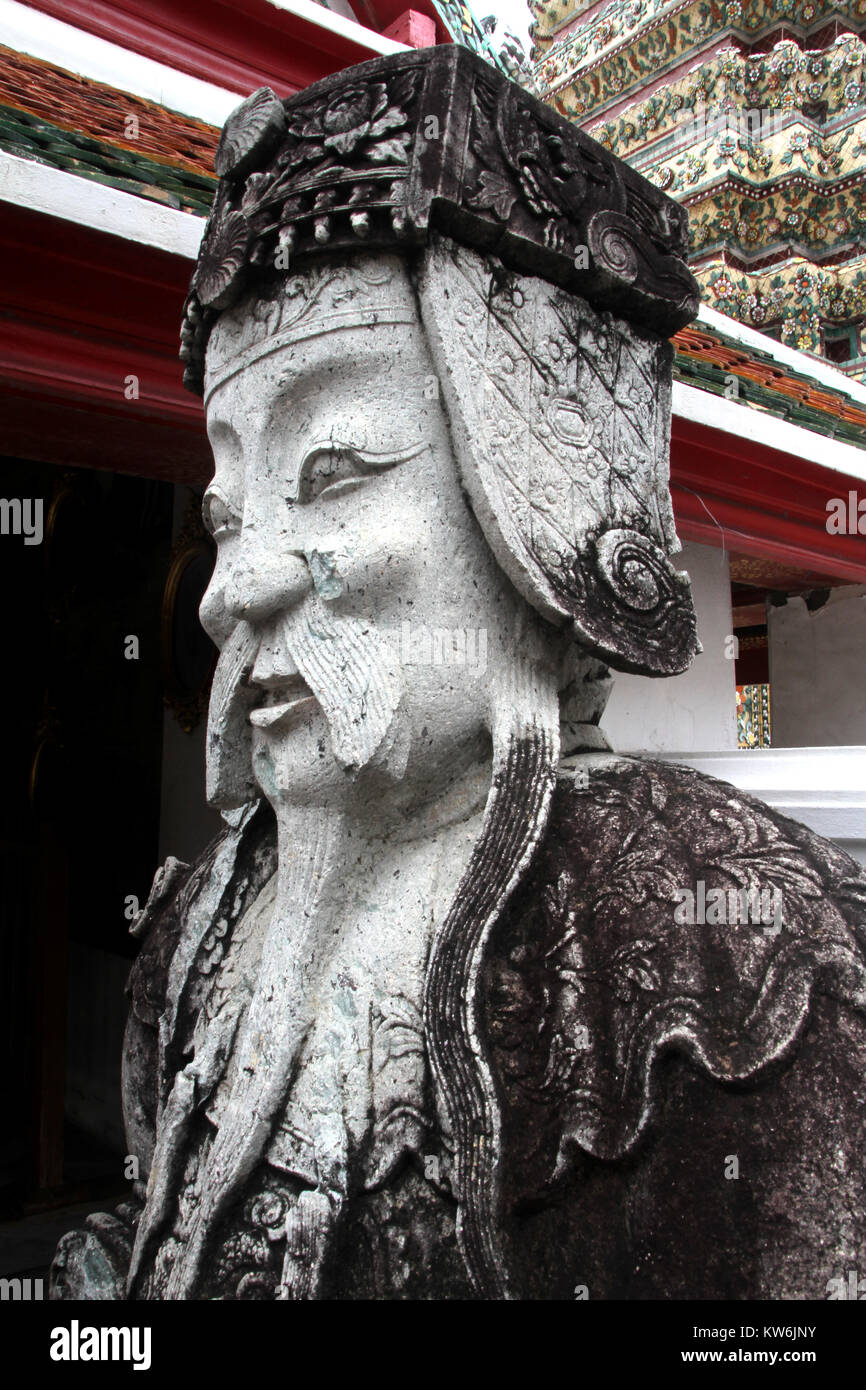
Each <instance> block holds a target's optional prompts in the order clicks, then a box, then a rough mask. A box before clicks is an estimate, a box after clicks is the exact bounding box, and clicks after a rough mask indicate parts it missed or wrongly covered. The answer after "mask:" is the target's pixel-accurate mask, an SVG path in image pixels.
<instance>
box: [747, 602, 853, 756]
mask: <svg viewBox="0 0 866 1390" xmlns="http://www.w3.org/2000/svg"><path fill="white" fill-rule="evenodd" d="M767 613H768V618H767V627H768V640H769V649H770V650H769V656H770V700H771V708H770V713H771V718H772V721H773V747H774V748H808V747H819V746H832V745H851V744H866V587H864V586H862V585H856V584H851V585H845V586H844V587H842V588H840V589H831V590H830V597H829V599H828V600H827V602H826V603H825V604H824V606H823V607H822V608H818V609H816V610H815V612H813V613H810V612H809V610H808V608H807V607H806V601H805V599H802V598H789V599H788V602H787V603H786V604H785V605H784V606H783V607H781V608H774V607H773V606H772V605H770V606H769V608H768V610H767Z"/></svg>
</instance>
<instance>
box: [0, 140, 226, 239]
mask: <svg viewBox="0 0 866 1390" xmlns="http://www.w3.org/2000/svg"><path fill="white" fill-rule="evenodd" d="M0 202H4V203H14V204H16V206H18V207H24V208H31V209H32V210H33V211H34V212H43V213H47V214H48V216H50V217H59V218H62V219H63V220H64V221H66V222H75V223H77V225H78V226H82V227H93V228H94V229H95V230H96V231H98V232H108V233H109V234H110V235H113V236H119V237H124V238H125V239H126V240H127V241H137V242H140V243H141V244H142V245H144V246H156V247H158V249H159V250H160V251H168V252H170V253H171V254H172V255H174V256H184V257H186V258H187V259H188V260H193V259H194V258H195V257H196V256H197V255H198V248H199V244H200V242H201V238H202V233H203V231H204V218H203V217H196V216H195V215H194V214H193V213H191V212H178V211H177V210H176V209H175V208H167V207H164V206H163V205H162V203H154V202H151V201H150V200H149V199H147V198H139V197H136V195H135V194H133V193H124V192H123V191H122V190H121V189H118V188H109V187H108V185H107V184H104V183H99V181H98V180H97V179H84V178H81V177H80V175H78V174H68V173H67V172H66V170H65V169H52V168H51V167H50V166H49V165H47V164H37V163H36V162H35V160H32V159H20V158H19V157H18V156H17V155H14V154H7V153H6V152H5V151H4V150H0Z"/></svg>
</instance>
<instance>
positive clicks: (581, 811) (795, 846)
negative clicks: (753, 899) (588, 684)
mask: <svg viewBox="0 0 866 1390" xmlns="http://www.w3.org/2000/svg"><path fill="white" fill-rule="evenodd" d="M542 857H543V862H544V863H545V866H546V870H547V872H550V873H552V874H553V875H554V876H555V877H556V876H558V870H560V869H561V870H564V871H566V872H568V871H571V872H574V870H575V869H576V868H578V867H581V868H582V869H583V870H584V871H585V873H586V874H587V876H588V877H589V879H590V881H592V880H596V881H597V880H599V879H601V878H604V877H605V876H607V875H609V874H610V873H611V872H612V871H613V872H616V873H617V874H618V875H621V874H622V871H623V869H624V868H625V866H626V865H628V866H629V867H630V868H631V869H632V870H633V871H634V872H635V873H636V874H637V879H636V881H635V883H634V885H633V886H632V890H631V891H632V893H633V894H634V893H635V892H636V893H637V899H636V900H637V901H643V895H644V894H647V895H649V896H652V894H653V892H654V891H657V890H664V889H665V888H667V887H669V886H673V887H676V888H677V889H681V888H687V887H691V886H692V885H691V884H690V883H689V882H688V881H687V880H688V874H689V871H690V870H692V871H695V872H699V871H703V870H706V871H707V872H708V873H709V874H710V876H712V877H719V876H721V877H725V876H727V878H728V879H729V880H730V882H729V884H728V886H729V887H731V888H737V889H739V888H741V887H742V888H746V889H747V890H750V889H752V888H757V887H758V886H759V884H758V882H757V880H758V879H760V880H761V884H762V885H763V886H766V887H770V886H772V885H776V886H777V887H778V888H779V889H780V890H781V891H784V890H787V891H788V893H789V894H790V895H791V906H792V907H797V908H801V907H802V906H803V903H802V902H801V901H800V900H801V899H802V900H818V899H820V898H822V897H824V896H826V895H827V894H828V893H829V894H830V895H831V896H834V897H835V896H838V898H839V901H840V903H843V904H848V906H850V907H851V908H852V909H853V917H852V921H853V922H855V923H860V922H862V915H863V909H864V908H866V870H864V869H863V868H862V867H861V866H860V865H858V864H857V863H856V861H855V860H853V859H852V858H851V857H850V855H848V854H846V853H845V852H844V850H842V849H840V848H839V847H838V846H837V845H834V844H833V843H832V842H831V841H829V840H825V839H823V838H822V837H821V836H819V835H816V834H815V833H814V832H813V831H811V830H809V829H808V828H807V827H806V826H805V825H802V824H800V822H798V821H794V820H791V819H789V818H788V817H787V816H784V815H783V814H781V813H780V812H779V811H776V810H774V809H773V808H772V807H771V806H768V805H767V804H766V803H765V802H763V801H761V800H759V799H758V798H757V797H755V796H752V795H750V794H749V793H747V792H744V791H742V790H740V789H739V788H738V787H735V786H733V785H732V784H731V783H729V782H723V781H719V780H718V779H717V778H715V777H710V776H707V775H706V774H705V773H701V772H697V771H696V770H695V769H693V768H690V767H685V766H682V765H679V764H676V763H670V762H663V761H661V760H658V759H653V758H636V757H624V756H621V755H617V754H613V753H592V754H584V755H577V756H576V757H573V758H571V759H569V760H566V761H565V762H564V763H563V765H562V767H561V769H560V773H559V776H558V779H557V785H556V790H555V793H554V797H553V803H552V807H551V814H550V817H549V820H548V824H547V828H546V834H545V839H544V843H543V846H542ZM662 864H663V865H664V867H665V875H664V876H663V877H660V876H659V870H658V869H657V868H656V869H654V868H653V866H661V865H662ZM705 881H706V880H705ZM620 886H621V887H623V888H625V887H626V884H625V883H624V882H622V883H620ZM721 886H723V885H721ZM795 900H796V901H795Z"/></svg>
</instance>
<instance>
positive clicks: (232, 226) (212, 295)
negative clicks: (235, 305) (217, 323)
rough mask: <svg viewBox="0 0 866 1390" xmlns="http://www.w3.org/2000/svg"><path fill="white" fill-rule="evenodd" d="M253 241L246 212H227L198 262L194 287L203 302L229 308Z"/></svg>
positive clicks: (210, 237) (209, 306) (206, 304)
mask: <svg viewBox="0 0 866 1390" xmlns="http://www.w3.org/2000/svg"><path fill="white" fill-rule="evenodd" d="M249 245H250V230H249V224H248V222H247V219H246V217H245V216H244V214H243V213H242V212H227V213H225V214H224V215H223V216H222V217H221V218H220V219H219V221H218V222H217V223H216V225H215V226H214V227H213V229H212V231H211V232H210V234H209V236H208V239H207V243H206V246H205V249H204V252H203V254H202V257H201V259H200V261H199V263H198V268H197V270H196V273H195V278H194V281H193V287H194V289H195V291H196V293H197V294H198V297H199V299H200V300H201V302H202V304H204V305H205V306H206V307H208V308H213V309H225V308H228V306H229V305H230V304H231V302H232V300H233V298H234V295H235V292H236V290H237V288H238V286H239V283H240V280H241V277H242V275H243V271H244V266H245V264H246V259H247V252H248V251H249Z"/></svg>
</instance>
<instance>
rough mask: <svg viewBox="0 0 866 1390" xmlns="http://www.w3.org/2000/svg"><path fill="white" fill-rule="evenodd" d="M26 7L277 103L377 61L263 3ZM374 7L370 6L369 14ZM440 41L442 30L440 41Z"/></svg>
mask: <svg viewBox="0 0 866 1390" xmlns="http://www.w3.org/2000/svg"><path fill="white" fill-rule="evenodd" d="M32 8H33V9H37V10H42V11H43V12H44V13H45V14H49V15H52V16H53V17H54V18H55V19H61V20H64V21H65V22H66V23H67V24H72V25H74V26H75V27H76V28H77V29H83V30H84V31H85V32H86V33H89V34H95V35H97V36H98V37H99V38H102V39H108V40H109V41H110V42H111V43H116V44H120V45H121V47H123V48H128V49H130V50H131V51H132V52H133V53H140V54H142V55H143V56H144V57H146V58H153V59H155V60H156V61H157V62H160V63H166V64H168V66H169V67H173V68H177V69H178V70H179V71H180V72H186V73H189V74H190V75H191V76H192V77H199V78H202V79H203V80H204V81H206V82H213V83H216V84H217V85H218V86H220V87H227V88H228V89H229V90H230V91H234V92H238V93H242V94H243V95H247V93H249V92H251V91H253V90H254V89H255V88H256V87H261V86H270V87H273V89H274V91H275V92H276V93H277V95H278V96H289V95H291V93H292V92H297V91H300V90H301V89H302V88H304V87H308V86H309V85H310V83H312V82H317V81H318V80H319V78H321V77H327V76H328V74H329V73H332V72H339V71H340V70H341V69H342V68H347V67H351V66H352V65H353V64H354V63H363V62H365V61H366V60H367V59H369V58H373V57H376V56H378V55H377V54H376V53H375V52H374V51H373V50H371V49H370V48H368V47H367V46H366V45H365V44H364V43H363V42H354V41H353V40H352V39H348V38H345V37H344V36H343V35H341V34H337V33H335V32H334V31H333V30H331V29H327V28H325V27H323V26H322V25H318V24H314V23H313V22H312V21H310V20H305V19H301V18H300V17H299V16H298V15H294V14H291V13H290V12H289V11H287V10H279V9H277V8H275V6H273V5H269V4H267V3H266V0H232V3H230V4H229V3H221V2H220V0H185V3H184V4H182V5H179V4H178V3H177V0H134V3H133V0H32ZM379 8H380V6H379V3H378V0H377V5H376V13H377V15H378V13H379ZM392 8H393V10H394V13H393V14H391V9H392ZM405 8H406V4H405V0H402V3H401V4H400V5H399V7H398V5H397V3H396V0H392V5H391V6H389V5H387V4H386V5H385V6H384V7H383V21H382V22H383V25H387V24H389V23H390V22H392V20H393V19H396V18H397V16H398V15H399V14H400V13H401V12H402V10H404V9H405ZM414 8H416V9H419V10H422V11H424V12H425V13H427V12H428V10H429V13H430V14H433V15H435V10H434V9H433V7H432V4H430V0H414ZM323 14H325V15H326V14H327V11H323ZM362 23H365V24H369V20H368V19H366V18H365V19H363V20H362ZM440 29H443V26H442V25H441V22H440ZM446 39H447V34H445V33H444V30H443V35H442V41H446Z"/></svg>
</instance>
